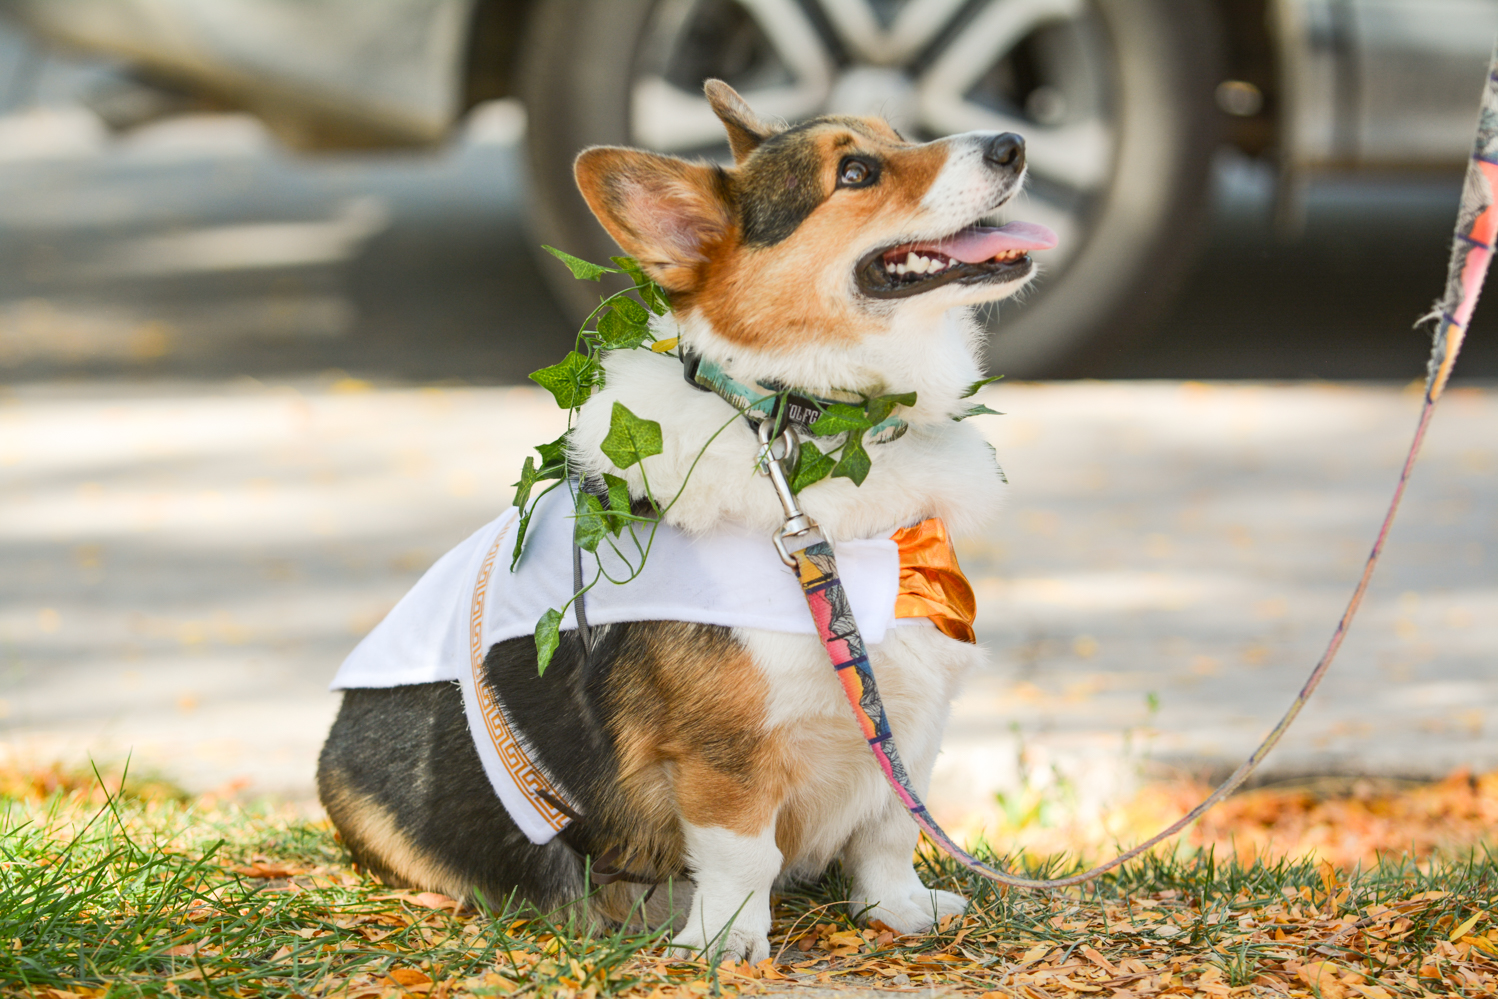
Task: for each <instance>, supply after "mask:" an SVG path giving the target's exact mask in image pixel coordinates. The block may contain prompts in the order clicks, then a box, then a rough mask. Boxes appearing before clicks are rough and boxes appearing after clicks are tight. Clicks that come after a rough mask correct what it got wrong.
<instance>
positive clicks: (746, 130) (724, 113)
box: [702, 80, 780, 163]
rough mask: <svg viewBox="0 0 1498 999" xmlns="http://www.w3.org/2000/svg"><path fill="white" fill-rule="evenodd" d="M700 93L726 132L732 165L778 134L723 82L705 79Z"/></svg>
mask: <svg viewBox="0 0 1498 999" xmlns="http://www.w3.org/2000/svg"><path fill="white" fill-rule="evenodd" d="M702 92H703V93H704V94H706V95H707V102H708V103H709V104H711V105H712V106H713V113H714V114H716V115H717V116H718V120H719V121H721V122H722V123H723V128H724V129H726V130H727V132H728V148H729V149H731V150H733V161H734V162H735V163H742V162H744V160H746V159H748V158H749V154H750V153H752V152H754V151H755V150H756V149H758V148H759V144H760V143H761V142H764V141H765V140H766V139H768V138H769V137H770V136H772V135H774V134H775V133H776V132H778V131H780V127H778V126H776V125H774V124H772V123H771V122H768V121H766V120H765V119H763V118H761V117H760V116H759V115H757V114H755V113H754V111H753V110H752V109H751V108H750V107H749V105H748V104H746V103H744V99H743V98H742V97H740V96H739V93H738V91H736V90H734V89H733V88H732V87H730V86H729V85H728V84H726V83H724V82H723V81H722V80H708V81H707V82H706V83H704V84H703V85H702Z"/></svg>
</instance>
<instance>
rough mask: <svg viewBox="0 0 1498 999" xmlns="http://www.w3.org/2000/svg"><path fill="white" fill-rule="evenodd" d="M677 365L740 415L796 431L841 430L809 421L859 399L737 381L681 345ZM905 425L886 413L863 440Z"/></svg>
mask: <svg viewBox="0 0 1498 999" xmlns="http://www.w3.org/2000/svg"><path fill="white" fill-rule="evenodd" d="M681 365H682V376H683V377H684V378H686V380H687V384H688V385H691V386H692V387H693V388H695V389H698V390H699V391H702V392H712V393H713V394H714V395H717V396H718V397H719V398H720V399H722V400H723V401H724V402H726V403H728V404H729V405H730V406H732V407H733V408H734V409H737V410H742V411H743V414H744V419H746V420H748V421H749V423H750V424H751V425H754V426H757V425H758V424H759V423H761V422H763V421H764V420H766V419H773V420H775V421H776V422H777V423H788V424H790V425H792V426H794V427H795V428H796V430H797V431H798V432H801V433H804V434H807V435H809V436H812V437H820V436H828V437H835V436H837V435H838V434H839V433H841V431H834V432H832V433H830V434H826V435H822V434H818V433H817V432H816V431H815V430H813V429H812V425H813V424H815V423H816V422H817V420H819V419H821V417H822V414H823V413H825V412H826V411H827V408H828V407H829V406H835V405H842V406H858V405H860V404H861V403H862V402H863V400H862V399H859V400H857V401H849V400H847V399H829V398H827V397H826V396H820V395H816V394H815V393H812V392H807V391H805V390H804V389H796V388H789V387H787V386H784V385H781V384H780V383H778V382H774V381H763V382H753V383H745V382H741V381H739V380H738V379H737V378H734V377H733V376H732V375H730V374H729V373H728V372H727V371H725V370H724V369H723V366H722V365H720V364H718V363H717V362H716V361H710V360H708V359H707V358H705V357H703V356H702V355H701V354H697V353H694V352H692V351H690V350H688V349H687V348H685V347H683V348H682V350H681ZM849 394H850V395H852V394H853V393H849ZM909 429H910V425H909V424H908V423H906V422H905V421H904V420H902V419H900V418H899V417H898V416H888V417H885V418H884V420H882V421H880V422H879V423H877V424H875V425H874V426H873V427H870V428H869V430H868V432H867V436H866V437H865V440H867V441H868V443H870V444H884V443H887V442H889V441H892V440H895V439H896V438H898V437H902V436H904V434H905V431H907V430H909Z"/></svg>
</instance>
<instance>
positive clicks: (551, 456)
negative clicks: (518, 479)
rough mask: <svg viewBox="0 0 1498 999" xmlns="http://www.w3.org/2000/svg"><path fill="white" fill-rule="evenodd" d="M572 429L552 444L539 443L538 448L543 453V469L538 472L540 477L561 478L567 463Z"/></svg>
mask: <svg viewBox="0 0 1498 999" xmlns="http://www.w3.org/2000/svg"><path fill="white" fill-rule="evenodd" d="M571 435H572V431H570V430H569V431H567V433H565V434H563V435H562V436H560V437H558V438H557V439H556V440H554V441H552V442H551V443H550V444H537V445H536V450H537V451H539V452H540V453H541V470H540V471H539V472H538V473H537V474H536V478H538V479H560V478H561V477H562V470H563V469H564V468H565V467H566V465H567V442H568V439H569V438H570V437H571Z"/></svg>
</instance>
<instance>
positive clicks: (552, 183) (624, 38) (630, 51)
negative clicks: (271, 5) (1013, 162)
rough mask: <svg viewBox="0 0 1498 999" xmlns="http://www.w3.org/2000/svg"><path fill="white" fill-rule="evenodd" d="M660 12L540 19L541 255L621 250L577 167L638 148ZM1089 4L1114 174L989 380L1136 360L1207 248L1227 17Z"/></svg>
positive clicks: (535, 61) (532, 96)
mask: <svg viewBox="0 0 1498 999" xmlns="http://www.w3.org/2000/svg"><path fill="white" fill-rule="evenodd" d="M656 2H657V0H546V2H544V3H538V4H536V5H535V7H534V9H533V13H532V16H531V21H530V24H529V26H528V29H527V37H526V43H525V46H524V52H525V57H524V60H523V62H522V64H521V67H520V68H521V81H520V83H521V93H522V97H523V99H524V101H525V105H526V110H527V117H528V132H527V153H528V166H529V170H530V191H531V199H530V203H529V206H528V208H529V219H530V225H531V229H532V233H533V236H534V239H535V242H536V243H537V252H538V253H540V250H539V244H541V243H547V244H550V245H552V246H557V247H560V248H562V249H566V250H567V251H568V252H570V253H574V254H576V255H578V256H582V257H585V258H587V259H591V260H599V261H601V260H604V259H606V258H607V257H608V256H609V255H610V254H614V253H618V252H619V251H618V248H617V247H616V246H615V245H614V243H613V241H612V240H611V239H609V237H608V236H607V234H606V233H605V232H604V231H603V229H602V227H601V226H599V225H598V223H597V221H596V220H595V219H594V218H593V216H592V213H591V212H590V211H589V210H588V207H587V205H586V204H585V203H584V202H583V200H582V197H581V196H580V195H579V194H578V192H577V189H576V186H575V184H574V182H573V177H572V161H573V159H574V157H575V156H576V155H577V153H578V151H579V150H581V149H583V148H586V147H587V146H591V145H630V144H632V143H631V141H630V136H631V133H630V87H631V83H632V79H633V74H634V72H635V67H636V59H637V50H638V49H639V47H640V45H641V42H642V38H643V36H644V33H645V32H646V30H647V28H648V26H649V23H650V18H651V16H652V11H653V9H654V8H655V6H656ZM1090 7H1091V10H1092V11H1094V12H1095V15H1096V18H1097V20H1098V21H1099V22H1100V23H1101V24H1102V25H1103V28H1104V31H1103V32H1102V37H1103V38H1104V39H1105V40H1106V41H1105V42H1104V44H1106V46H1107V48H1108V55H1109V59H1110V60H1111V72H1112V76H1111V79H1112V81H1113V85H1114V86H1113V89H1114V91H1115V92H1116V93H1115V94H1114V96H1113V97H1112V105H1111V107H1112V112H1111V113H1112V115H1113V118H1112V122H1113V124H1114V126H1115V128H1116V132H1115V135H1116V137H1115V139H1114V146H1113V150H1114V153H1113V156H1114V159H1113V166H1112V171H1111V175H1110V177H1109V179H1108V180H1107V181H1106V182H1105V183H1104V185H1103V187H1102V189H1101V190H1100V192H1099V194H1098V196H1097V197H1095V198H1094V199H1093V202H1092V205H1091V208H1090V210H1089V212H1088V214H1087V216H1086V220H1085V224H1084V225H1083V227H1082V229H1081V230H1080V236H1081V239H1080V243H1081V245H1080V246H1079V247H1078V248H1077V249H1076V251H1075V252H1074V253H1073V254H1072V256H1071V257H1070V258H1069V259H1068V260H1067V261H1066V262H1065V263H1064V264H1063V265H1061V266H1059V267H1057V268H1056V269H1055V272H1054V273H1047V272H1046V269H1045V267H1044V266H1043V267H1042V274H1041V277H1040V278H1039V279H1038V280H1037V282H1036V288H1035V290H1034V291H1033V292H1031V293H1029V294H1028V295H1026V296H1025V297H1024V299H1023V301H1021V302H1004V303H1000V305H999V306H998V307H996V308H992V309H991V310H990V328H991V330H992V336H991V337H990V353H989V357H988V364H989V369H990V370H991V371H993V372H995V373H1003V374H1007V375H1010V376H1012V377H1025V378H1035V377H1055V376H1073V375H1078V374H1085V373H1087V372H1088V371H1089V370H1090V367H1091V365H1093V364H1094V363H1096V362H1097V361H1098V359H1099V358H1105V357H1106V355H1107V354H1108V353H1110V352H1113V351H1117V350H1119V349H1122V347H1123V345H1126V344H1127V343H1128V342H1129V341H1130V340H1131V339H1132V338H1134V337H1136V336H1137V335H1138V334H1139V333H1140V332H1142V331H1144V330H1146V329H1148V327H1149V326H1150V324H1151V322H1152V321H1153V320H1154V319H1156V318H1157V317H1158V316H1159V315H1160V314H1161V313H1162V312H1163V311H1164V309H1165V308H1166V307H1168V306H1169V305H1170V304H1171V302H1172V300H1173V298H1174V296H1175V293H1176V290H1177V289H1178V288H1179V285H1180V283H1181V280H1182V278H1183V277H1184V275H1185V274H1186V272H1187V271H1188V269H1189V267H1190V264H1191V263H1192V261H1193V259H1194V257H1195V251H1196V248H1197V246H1198V245H1199V242H1200V233H1201V230H1202V224H1201V223H1202V221H1203V219H1204V217H1205V211H1204V209H1205V201H1206V194H1207V188H1208V180H1209V178H1210V172H1211V158H1212V154H1213V151H1214V150H1215V148H1216V146H1217V144H1218V141H1219V135H1220V117H1219V112H1218V111H1217V109H1216V108H1215V106H1214V103H1213V96H1212V95H1213V88H1214V87H1215V85H1216V84H1217V82H1218V81H1219V78H1220V72H1221V57H1220V55H1219V53H1220V40H1219V36H1218V31H1219V29H1218V24H1217V19H1216V17H1215V12H1214V10H1213V9H1212V8H1211V7H1210V6H1209V5H1208V4H1207V3H1206V2H1205V0H1091V5H1090ZM1017 214H1018V215H1019V216H1020V217H1023V208H1022V207H1021V208H1020V209H1018V211H1017ZM541 259H542V262H541V267H542V273H543V274H545V275H546V276H547V280H548V281H549V282H550V283H551V287H552V290H553V292H554V293H555V296H556V298H557V299H558V301H559V302H560V303H561V304H562V306H563V308H564V309H565V310H566V311H567V312H568V314H570V315H572V316H574V317H576V318H577V319H581V318H582V317H583V316H586V315H587V313H588V312H589V311H590V310H591V309H592V307H593V306H594V305H596V304H597V301H598V297H597V296H598V292H599V286H598V285H595V284H591V283H586V282H578V281H575V280H574V279H573V278H572V276H571V274H570V273H568V271H567V270H566V269H565V268H563V267H562V266H561V265H560V264H558V263H557V262H556V261H555V260H553V259H551V258H550V257H549V256H547V255H545V254H542V255H541Z"/></svg>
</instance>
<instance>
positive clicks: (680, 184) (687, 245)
mask: <svg viewBox="0 0 1498 999" xmlns="http://www.w3.org/2000/svg"><path fill="white" fill-rule="evenodd" d="M573 173H574V174H575V175H576V177H577V186H578V189H579V190H580V191H582V193H583V198H584V199H585V200H586V201H587V202H588V207H589V208H591V209H593V214H594V215H596V216H598V221H599V222H601V223H603V227H604V228H605V229H607V230H608V231H609V235H610V236H613V237H614V241H615V242H616V243H618V244H619V245H620V246H621V247H623V248H624V252H625V253H628V254H629V255H630V256H632V257H634V258H635V259H636V260H638V261H639V262H640V266H641V267H642V268H643V269H644V271H645V273H646V274H648V275H650V277H651V278H653V279H654V280H655V281H656V282H657V283H659V284H660V285H661V286H662V287H664V288H666V289H667V290H668V291H691V290H692V289H693V288H694V287H695V286H696V284H697V279H698V269H699V267H700V265H701V264H702V263H703V262H704V261H706V260H707V258H708V252H709V250H710V249H711V248H712V247H713V246H714V245H716V244H717V243H719V242H721V241H722V240H723V239H724V238H726V237H727V235H728V232H729V229H730V228H731V227H732V225H733V218H732V213H731V212H730V210H729V207H728V191H727V183H726V181H725V179H724V177H723V173H722V171H721V170H719V169H718V168H717V167H714V166H711V165H710V164H706V163H688V162H687V161H686V160H680V159H677V158H676V157H674V156H661V155H659V154H657V153H647V152H643V151H641V150H639V149H622V148H619V147H617V146H595V147H593V148H592V149H584V150H583V151H582V152H581V153H580V154H578V157H577V163H576V164H575V165H574V166H573Z"/></svg>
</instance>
